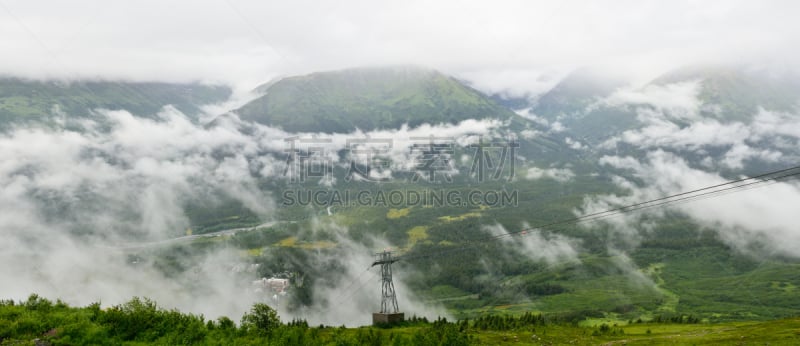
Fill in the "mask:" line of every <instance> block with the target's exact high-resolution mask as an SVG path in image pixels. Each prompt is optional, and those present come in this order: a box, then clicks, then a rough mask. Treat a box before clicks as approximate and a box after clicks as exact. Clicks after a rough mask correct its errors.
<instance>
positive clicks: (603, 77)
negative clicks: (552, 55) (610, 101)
mask: <svg viewBox="0 0 800 346" xmlns="http://www.w3.org/2000/svg"><path fill="white" fill-rule="evenodd" d="M626 84H627V81H626V80H625V79H623V78H620V77H619V76H615V75H612V74H609V73H603V72H602V71H596V70H592V69H588V68H581V69H578V70H576V71H574V72H572V73H570V74H569V75H567V76H566V77H565V78H564V79H563V80H562V81H560V82H559V83H558V84H556V85H555V86H554V87H553V88H552V89H551V90H550V91H548V92H546V93H544V94H542V95H541V96H540V97H539V98H538V99H537V101H536V103H535V105H534V106H533V107H531V109H530V113H531V114H533V115H536V116H540V117H542V118H544V119H545V120H547V121H549V122H551V123H552V122H556V121H557V122H559V123H560V124H561V125H563V126H564V127H566V128H567V129H569V132H570V136H571V137H574V138H581V139H583V140H586V141H588V142H591V143H599V142H602V141H603V140H604V139H606V138H608V137H609V136H611V135H614V134H616V133H619V132H621V131H624V130H626V129H628V128H630V127H632V126H635V124H636V123H637V121H636V115H635V114H634V113H632V112H630V111H628V110H626V109H622V108H616V107H615V108H610V107H604V106H603V105H598V104H597V101H598V100H600V99H602V98H604V97H608V96H610V95H611V94H612V93H613V92H614V91H616V90H617V89H619V88H621V87H624V86H625V85H626Z"/></svg>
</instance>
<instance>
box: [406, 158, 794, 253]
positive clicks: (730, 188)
mask: <svg viewBox="0 0 800 346" xmlns="http://www.w3.org/2000/svg"><path fill="white" fill-rule="evenodd" d="M796 170H800V166H793V167H790V168H786V169H781V170H777V171H772V172H767V173H763V174H759V175H756V176H752V177H748V178H742V179H737V180H732V181H728V182H725V183H720V184H716V185H712V186H707V187H703V188H699V189H695V190H690V191H685V192H681V193H678V194H673V195H669V196H665V197H660V198H656V199H652V200H648V201H645V202H639V203H634V204H629V205H625V206H622V207H617V208H612V209H608V210H604V211H600V212H595V213H590V214H586V215H582V216H579V217H574V218H569V219H563V220H558V221H553V222H549V223H544V224H540V225H536V226H532V227H528V228H524V229H521V230H518V231H512V232H505V233H502V234H497V235H493V236H488V237H481V238H475V239H472V240H468V241H467V245H464V246H462V247H459V248H456V249H449V250H444V251H437V252H431V253H427V254H420V255H415V256H401V257H398V259H400V260H404V261H412V260H418V259H422V258H430V257H435V256H440V255H443V254H446V253H453V252H457V251H463V250H466V249H468V248H470V247H473V246H475V245H478V244H481V243H483V242H487V241H494V240H497V239H500V238H503V237H508V236H513V235H516V234H522V235H525V234H526V233H527V232H528V231H533V230H536V229H543V228H551V227H553V226H561V225H567V224H577V223H581V222H588V221H595V220H599V219H604V218H607V217H612V216H617V215H620V214H624V213H629V212H633V211H638V210H643V209H649V208H654V207H658V206H663V205H668V204H678V203H687V202H691V201H695V200H699V199H706V198H711V197H716V196H718V195H720V194H728V193H733V192H738V191H740V190H749V189H753V188H758V187H763V186H768V185H771V184H774V183H776V182H778V181H779V180H781V179H785V178H789V177H793V176H797V175H800V172H793V173H789V174H783V175H780V174H782V173H788V172H791V171H796ZM775 175H780V176H777V177H776V176H775ZM701 192H702V193H701ZM677 197H680V198H677Z"/></svg>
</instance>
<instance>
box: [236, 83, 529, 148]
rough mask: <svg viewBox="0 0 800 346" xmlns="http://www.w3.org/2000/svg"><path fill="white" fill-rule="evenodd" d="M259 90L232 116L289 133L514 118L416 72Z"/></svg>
mask: <svg viewBox="0 0 800 346" xmlns="http://www.w3.org/2000/svg"><path fill="white" fill-rule="evenodd" d="M263 89H264V91H265V92H266V94H265V95H264V96H262V97H261V98H258V99H256V100H254V101H252V102H250V103H248V104H246V105H245V106H243V107H242V108H240V109H239V110H237V111H236V113H238V114H239V115H240V116H241V117H242V119H246V120H253V121H256V122H259V123H262V124H267V125H273V126H277V127H282V128H283V129H284V130H286V131H291V132H325V133H348V132H352V131H354V130H355V129H356V128H358V129H361V130H365V131H366V130H373V129H391V128H395V129H396V128H400V126H401V125H403V124H408V126H410V127H417V126H419V125H422V124H424V123H428V124H438V123H457V122H459V121H462V120H466V119H483V118H493V119H509V118H511V117H514V116H515V115H514V113H513V112H511V111H509V110H508V109H505V108H503V107H501V106H499V105H497V104H496V103H494V101H492V100H491V99H489V98H487V97H486V96H484V95H483V94H481V93H480V92H478V91H476V90H473V89H471V88H469V87H467V86H465V85H463V84H462V83H460V82H458V81H456V80H455V79H453V78H451V77H448V76H445V75H443V74H441V73H439V72H436V71H433V70H427V69H423V68H416V67H395V68H365V69H352V70H344V71H335V72H320V73H313V74H310V75H307V76H299V77H289V78H285V79H282V80H280V81H277V82H275V83H272V84H271V85H269V86H265V87H264V88H263Z"/></svg>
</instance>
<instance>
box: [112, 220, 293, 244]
mask: <svg viewBox="0 0 800 346" xmlns="http://www.w3.org/2000/svg"><path fill="white" fill-rule="evenodd" d="M284 222H293V221H270V222H265V223H262V224H260V225H256V226H252V227H240V228H231V229H225V230H221V231H216V232H211V233H203V234H192V235H185V236H182V237H177V238H170V239H164V240H158V241H152V242H144V243H127V244H121V245H117V246H108V247H109V248H112V249H120V250H132V249H143V248H148V247H154V246H164V245H173V244H177V243H181V242H188V241H192V240H195V239H200V238H211V237H221V236H225V235H235V234H237V233H241V232H249V231H253V230H256V229H259V228H266V227H272V226H274V225H277V224H279V223H284Z"/></svg>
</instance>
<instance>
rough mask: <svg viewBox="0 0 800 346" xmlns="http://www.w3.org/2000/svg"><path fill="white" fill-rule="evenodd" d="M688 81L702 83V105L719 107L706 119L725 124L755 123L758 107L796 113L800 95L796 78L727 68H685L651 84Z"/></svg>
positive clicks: (788, 75)
mask: <svg viewBox="0 0 800 346" xmlns="http://www.w3.org/2000/svg"><path fill="white" fill-rule="evenodd" d="M688 81H700V90H699V92H698V95H697V96H698V99H699V100H700V101H701V102H702V104H703V105H714V106H716V107H718V108H717V110H716V111H706V112H704V115H706V116H711V117H716V118H719V119H720V120H722V121H749V120H752V118H753V116H754V115H755V114H756V113H757V112H758V108H759V107H760V108H763V109H767V110H775V111H790V110H793V109H794V108H795V107H796V105H797V100H798V97H797V95H798V94H800V82H798V79H797V78H796V76H794V75H793V74H790V73H785V74H784V73H782V74H775V73H769V72H767V71H760V70H753V69H745V68H735V67H728V66H689V67H684V68H681V69H678V70H675V71H671V72H669V73H667V74H664V75H662V76H661V77H659V78H657V79H655V80H654V81H653V82H652V83H651V84H653V85H666V84H672V83H679V82H688ZM706 108H708V107H706Z"/></svg>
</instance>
